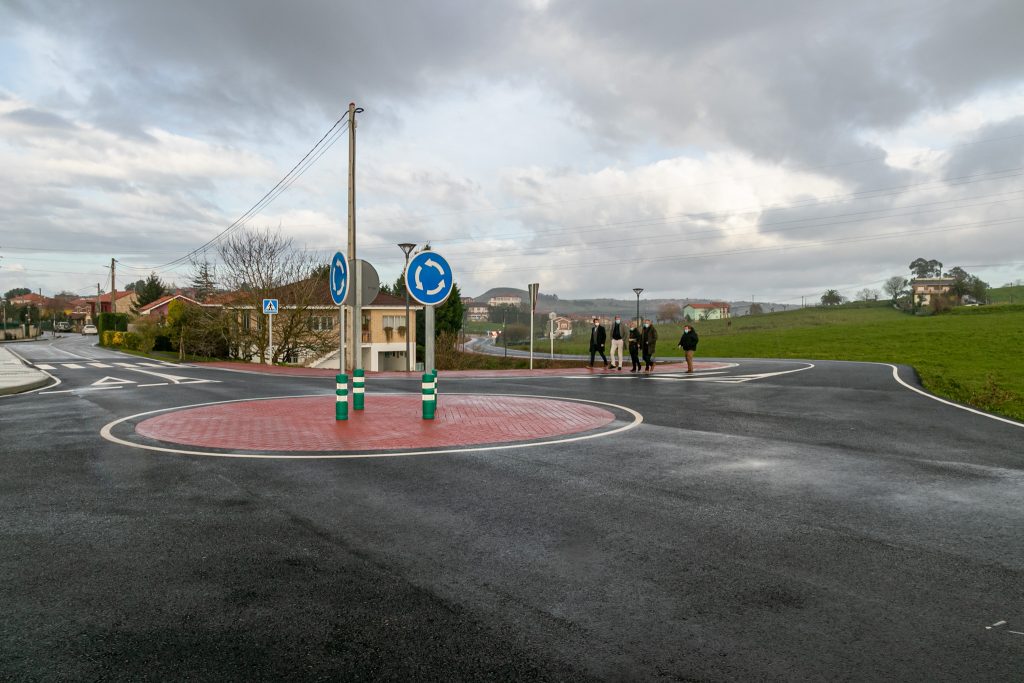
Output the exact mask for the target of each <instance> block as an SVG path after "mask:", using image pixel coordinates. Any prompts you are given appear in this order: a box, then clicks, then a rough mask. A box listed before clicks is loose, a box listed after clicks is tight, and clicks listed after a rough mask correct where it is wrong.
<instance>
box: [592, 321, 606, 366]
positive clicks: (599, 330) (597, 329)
mask: <svg viewBox="0 0 1024 683" xmlns="http://www.w3.org/2000/svg"><path fill="white" fill-rule="evenodd" d="M606 337H607V335H606V334H605V331H604V325H602V324H601V320H600V319H599V318H594V326H593V327H592V328H591V329H590V367H594V354H595V353H599V354H601V360H603V361H604V366H605V367H606V368H607V367H608V357H607V356H605V355H604V342H605V339H606Z"/></svg>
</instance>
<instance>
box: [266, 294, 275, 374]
mask: <svg viewBox="0 0 1024 683" xmlns="http://www.w3.org/2000/svg"><path fill="white" fill-rule="evenodd" d="M277 311H278V306H277V299H264V300H263V314H264V315H266V316H267V333H268V339H267V365H273V364H274V316H275V315H277Z"/></svg>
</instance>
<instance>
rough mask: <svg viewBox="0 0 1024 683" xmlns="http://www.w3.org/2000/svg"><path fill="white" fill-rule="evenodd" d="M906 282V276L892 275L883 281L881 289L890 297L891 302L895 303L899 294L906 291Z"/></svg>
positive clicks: (901, 294)
mask: <svg viewBox="0 0 1024 683" xmlns="http://www.w3.org/2000/svg"><path fill="white" fill-rule="evenodd" d="M908 284H909V283H908V282H907V278H905V277H903V276H902V275H893V276H892V277H891V278H889V279H888V280H886V281H885V284H884V285H882V289H883V290H885V293H886V294H888V295H889V296H890V297H892V302H893V303H896V301H897V300H898V299H899V298H900V297H901V296H903V295H904V294H906V293H907V285H908Z"/></svg>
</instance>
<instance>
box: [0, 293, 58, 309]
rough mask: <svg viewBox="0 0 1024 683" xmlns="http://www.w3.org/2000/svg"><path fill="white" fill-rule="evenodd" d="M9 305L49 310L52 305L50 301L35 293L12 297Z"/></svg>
mask: <svg viewBox="0 0 1024 683" xmlns="http://www.w3.org/2000/svg"><path fill="white" fill-rule="evenodd" d="M9 303H10V304H11V306H35V307H36V308H49V307H50V306H51V305H52V301H51V300H50V299H47V298H46V297H45V296H42V295H40V294H36V293H35V292H29V293H28V294H19V295H18V296H13V297H11V299H10V301H9Z"/></svg>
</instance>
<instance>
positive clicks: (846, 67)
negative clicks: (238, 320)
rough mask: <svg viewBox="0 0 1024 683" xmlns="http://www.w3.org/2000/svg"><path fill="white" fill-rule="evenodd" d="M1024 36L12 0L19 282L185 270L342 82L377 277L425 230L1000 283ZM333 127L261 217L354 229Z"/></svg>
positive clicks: (746, 284)
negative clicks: (933, 266) (922, 263)
mask: <svg viewBox="0 0 1024 683" xmlns="http://www.w3.org/2000/svg"><path fill="white" fill-rule="evenodd" d="M1022 29H1024V3H1021V2H1020V1H1019V0H1005V1H1004V0H974V1H972V2H969V3H968V2H961V1H959V0H928V1H921V0H907V1H905V2H900V3H893V2H891V0H884V1H877V2H876V1H874V0H864V1H862V2H848V1H843V2H832V1H829V0H821V1H815V2H811V1H803V2H796V1H792V0H775V1H774V2H770V3H768V2H754V1H753V0H746V1H742V2H741V1H737V0H716V1H715V2H693V1H685V0H664V1H661V0H630V2H623V1H621V0H620V1H618V2H613V1H611V0H587V1H584V0H577V1H560V0H515V1H506V2H503V1H499V0H494V1H489V2H466V1H465V0H432V1H431V2H429V3H427V2H415V1H412V0H409V1H406V2H395V1H389V0H380V1H376V2H356V1H350V2H337V0H291V1H290V2H287V3H284V2H279V1H276V0H274V1H271V0H213V1H211V0H202V1H199V0H178V1H176V2H173V3H169V2H166V1H165V0H160V1H155V0H89V1H76V0H0V292H3V291H6V290H8V289H10V288H12V287H21V286H24V287H30V288H31V289H32V290H33V291H36V290H39V289H42V291H43V293H44V294H46V295H52V294H54V293H56V292H57V291H61V290H67V291H74V292H79V293H82V294H86V293H90V292H93V293H94V292H95V291H96V284H97V283H101V286H102V287H103V289H104V290H107V289H108V288H109V284H108V283H109V269H108V268H106V267H105V266H109V264H110V259H111V258H115V259H117V261H118V266H117V280H118V282H119V283H121V284H119V288H121V287H123V283H124V282H127V281H134V280H137V279H144V278H145V277H146V276H147V275H148V274H149V273H150V272H154V271H155V272H157V274H158V275H159V276H160V277H161V278H162V279H163V280H165V281H167V282H175V283H177V284H181V285H184V284H186V283H187V282H188V280H189V279H190V277H191V275H192V272H193V270H192V267H191V265H190V264H189V259H183V257H185V256H187V255H189V254H190V253H192V252H193V251H194V250H197V249H199V248H201V247H203V245H205V244H207V243H208V242H209V241H210V240H212V239H214V238H215V237H216V236H217V235H219V234H220V233H221V232H222V231H224V230H225V229H227V228H228V227H229V226H232V224H233V223H234V222H235V221H236V220H237V219H238V218H239V217H240V216H243V215H245V214H246V212H247V211H248V210H249V209H250V208H251V207H253V206H254V205H256V203H257V202H258V201H259V200H260V199H261V198H262V197H263V196H264V195H265V194H266V193H267V192H268V191H269V190H271V189H272V188H273V187H274V186H275V184H276V183H278V181H280V180H281V179H282V177H284V176H285V174H286V173H287V172H288V171H289V170H290V169H292V167H293V166H295V164H296V163H297V162H299V161H300V159H302V158H303V156H304V155H305V154H306V153H307V152H308V151H309V150H310V149H311V148H313V146H314V145H315V144H316V143H317V141H318V140H320V139H321V136H323V135H324V134H325V133H326V132H327V131H328V130H331V127H332V125H333V124H335V122H336V121H338V120H339V119H341V118H342V116H343V115H344V113H345V112H346V111H347V109H348V104H349V102H355V103H356V104H357V105H358V106H359V107H361V108H363V109H364V111H363V112H362V113H360V114H359V115H358V117H357V129H356V130H357V162H356V184H357V195H356V220H357V231H358V232H357V250H358V256H359V257H360V258H363V259H365V260H367V261H369V262H370V263H371V264H372V265H373V266H374V267H375V268H376V269H377V271H378V273H379V275H380V277H381V280H382V281H391V280H393V279H394V278H395V277H397V276H398V274H399V273H400V272H401V269H402V267H403V262H404V256H403V254H402V252H401V250H400V249H399V248H398V247H397V246H396V245H397V244H398V243H400V242H414V243H416V244H419V245H423V244H425V243H430V244H431V246H432V248H433V249H434V250H436V251H437V252H439V253H440V254H442V255H444V256H445V257H446V258H447V259H448V261H449V262H450V263H451V264H452V267H453V269H454V270H455V273H456V280H457V282H458V284H459V286H460V289H461V290H462V292H463V294H466V295H473V296H475V295H479V294H482V293H483V292H484V291H486V290H487V289H489V288H491V287H518V288H522V289H525V288H526V285H527V283H530V282H538V283H540V291H541V292H543V293H547V294H557V295H558V296H559V297H561V298H596V297H612V298H619V299H631V298H632V297H633V292H632V290H633V288H634V287H643V288H644V290H645V291H644V296H645V297H647V296H650V297H652V298H713V299H726V300H732V301H743V300H751V299H754V300H758V301H770V302H776V303H789V304H794V303H795V304H799V303H801V302H802V301H814V300H817V299H818V298H819V297H820V296H821V294H822V292H824V291H825V290H826V289H838V290H839V291H840V292H841V293H843V294H844V295H846V296H848V297H851V298H852V297H855V296H856V295H857V293H858V292H860V291H862V290H864V289H875V290H881V286H882V283H883V282H884V280H886V279H887V278H889V277H890V276H893V275H905V276H909V274H910V273H909V270H908V265H909V263H910V262H911V261H913V260H914V259H916V258H918V257H923V258H925V259H936V260H938V261H940V262H942V263H944V264H945V266H946V267H947V268H949V267H952V266H956V265H959V266H962V267H964V268H965V269H966V270H968V271H969V272H971V273H974V274H977V275H979V276H980V277H981V278H982V279H984V280H986V281H988V282H989V283H990V284H991V285H993V286H1000V285H1003V284H1005V283H1007V282H1011V281H1016V280H1019V279H1021V278H1024V41H1022V40H1020V35H1021V31H1022ZM333 130H334V133H333V134H332V136H331V137H328V138H327V140H326V141H325V144H324V145H322V146H321V147H320V148H317V153H316V155H315V156H317V157H318V158H317V160H316V162H315V163H313V164H312V165H310V166H309V167H308V169H307V170H306V171H305V172H304V173H303V174H302V175H301V176H300V177H298V178H297V179H296V180H295V181H294V183H293V184H291V185H290V186H289V187H288V189H287V190H286V191H285V192H283V193H281V194H280V195H279V196H278V197H277V198H276V199H275V200H274V201H273V202H272V203H270V204H269V205H267V206H265V207H262V208H261V210H260V211H259V212H257V213H255V214H254V215H252V216H250V217H248V218H247V219H246V220H245V221H244V222H243V223H241V224H239V229H250V228H251V229H272V230H280V231H281V232H282V234H284V235H286V236H288V237H290V238H291V239H293V240H294V243H295V245H296V246H297V248H301V249H305V250H308V251H309V253H312V254H316V255H317V257H318V258H320V255H321V254H322V258H323V260H324V262H325V263H326V262H327V259H328V258H329V256H330V254H332V253H333V252H335V251H338V250H342V251H344V250H346V249H347V231H346V222H347V206H348V200H347V175H348V154H347V152H348V149H347V141H348V133H347V132H346V131H344V130H343V129H342V128H340V127H339V128H335V129H333ZM331 142H336V144H332V145H330V146H329V147H327V148H326V150H325V151H324V147H325V146H326V145H327V144H328V143H331ZM321 151H322V152H323V153H322V154H320V152H321ZM204 254H206V255H207V258H210V259H211V260H215V259H216V249H215V243H214V247H208V248H207V251H205V252H204V251H199V252H198V253H197V256H200V257H201V256H203V255H204ZM178 259H183V261H182V263H180V264H177V265H174V266H167V265H165V264H168V263H171V262H173V261H175V260H178Z"/></svg>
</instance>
